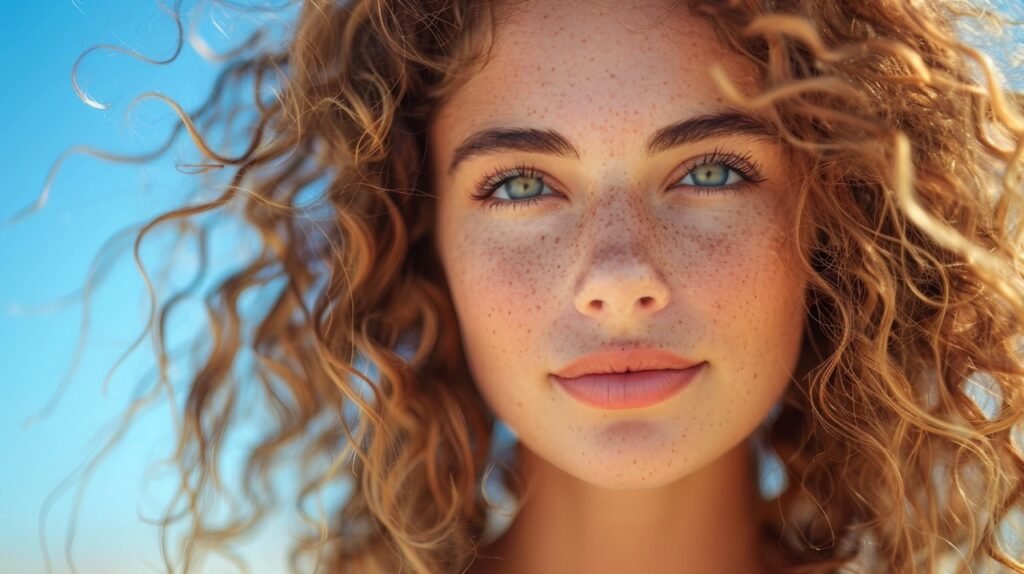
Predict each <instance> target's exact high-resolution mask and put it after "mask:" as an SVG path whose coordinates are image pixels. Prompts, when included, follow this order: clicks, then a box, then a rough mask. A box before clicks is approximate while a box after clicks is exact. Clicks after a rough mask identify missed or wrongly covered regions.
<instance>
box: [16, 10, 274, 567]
mask: <svg viewBox="0 0 1024 574" xmlns="http://www.w3.org/2000/svg"><path fill="white" fill-rule="evenodd" d="M9 4H10V5H9V6H8V7H7V10H6V14H5V17H4V18H3V19H2V20H0V37H2V38H3V39H4V40H3V41H4V46H3V50H0V68H2V69H3V70H5V77H7V78H8V80H7V85H5V86H4V87H3V89H0V104H2V105H0V109H2V110H3V111H4V112H5V113H6V115H7V117H6V118H5V119H4V133H6V134H7V137H5V138H3V139H2V140H0V157H2V158H4V159H3V163H4V167H5V169H4V175H5V178H6V179H7V181H8V184H7V186H6V188H5V189H4V190H3V192H4V193H3V196H2V199H0V218H2V219H5V218H7V217H8V216H10V215H12V214H13V213H15V212H16V211H18V210H19V209H20V208H22V207H24V206H26V205H28V204H30V203H31V202H32V201H34V200H35V198H36V197H37V195H38V194H39V193H40V191H41V188H42V185H43V183H44V179H45V175H46V173H47V171H48V169H49V168H50V166H51V164H52V162H53V161H54V160H55V159H56V158H57V157H58V155H59V154H60V153H61V152H62V151H64V150H65V149H66V148H68V147H69V146H71V145H76V144H83V145H90V146H95V147H98V148H101V149H105V150H110V151H115V152H133V151H138V150H141V149H150V148H151V147H152V145H153V144H154V143H155V142H157V141H159V138H160V136H161V135H162V134H165V133H167V130H168V129H169V128H170V126H171V125H173V123H174V122H175V121H176V118H175V117H174V116H173V114H172V113H171V112H170V110H169V109H168V108H166V107H165V106H163V105H161V104H159V103H157V102H153V101H148V102H144V103H142V104H140V105H139V106H138V107H137V109H136V112H135V114H134V115H133V116H132V117H131V118H128V119H126V117H125V110H126V107H127V104H128V102H129V101H130V100H131V98H132V97H133V96H134V95H135V94H138V93H141V92H144V91H148V90H158V91H161V92H163V93H165V94H167V95H169V96H171V97H173V98H175V99H176V100H178V101H179V102H180V103H181V104H182V105H183V106H184V107H185V109H193V108H194V107H195V105H196V104H197V103H198V102H199V101H200V99H201V98H202V97H203V96H204V95H205V93H206V91H207V89H208V88H209V86H210V84H211V82H212V80H213V78H214V74H215V72H216V70H217V66H216V65H215V64H212V63H210V62H207V61H205V60H203V59H202V58H200V57H199V56H198V55H197V54H196V53H195V52H194V51H193V50H192V49H191V47H189V46H188V45H186V46H185V48H184V49H183V51H182V54H181V56H180V57H179V58H178V60H177V61H175V62H174V63H173V64H172V65H169V66H162V67H158V66H150V65H147V64H145V63H142V62H138V61H135V60H132V59H131V58H129V57H126V56H124V55H122V54H116V53H112V52H109V51H101V52H94V53H92V54H90V56H89V57H88V58H87V59H86V60H84V61H83V63H82V67H81V71H80V73H81V78H82V82H83V85H84V87H85V89H86V90H87V91H88V93H89V94H90V95H91V96H92V97H93V98H95V99H97V100H99V101H102V102H107V103H110V104H111V107H110V109H108V110H98V109H95V108H92V107H89V106H87V105H85V104H84V103H83V102H81V101H80V100H79V99H78V98H77V97H76V95H75V94H74V92H73V91H72V88H71V82H70V73H71V68H72V65H73V64H74V62H75V60H76V58H77V57H78V56H79V55H80V54H81V53H82V52H83V51H84V50H86V49H87V48H88V47H89V46H92V45H95V44H100V43H112V44H118V45H122V46H129V47H134V48H136V49H138V50H139V51H141V52H143V53H145V54H147V55H149V56H151V57H154V58H161V59H162V58H164V57H166V56H167V55H169V54H170V52H171V50H172V48H173V42H174V26H173V24H172V23H171V21H170V20H169V18H168V17H167V16H166V14H165V13H164V12H162V11H161V10H159V9H158V8H157V5H156V3H155V2H151V1H148V0H110V1H107V2H95V1H90V0H76V1H74V2H72V1H71V0H46V1H40V2H17V3H9ZM193 5H194V2H189V3H186V7H191V6H193ZM202 22H203V24H202V25H201V26H200V31H201V32H202V34H203V36H204V37H205V38H207V40H208V41H209V42H210V43H211V44H212V45H213V46H214V47H215V48H218V49H219V48H223V47H226V46H228V45H229V44H230V39H229V38H228V37H227V36H225V34H224V33H228V36H229V37H230V38H234V39H235V40H237V39H240V38H242V37H243V34H242V33H241V30H244V24H240V23H239V21H237V20H236V19H232V18H230V17H228V16H227V15H225V14H224V13H223V12H218V11H216V10H214V11H212V12H207V13H206V15H205V17H204V18H203V20H202ZM232 26H236V28H235V29H232ZM222 31H223V32H224V33H222ZM188 151H190V146H189V145H185V146H180V147H179V148H175V151H174V152H172V153H171V154H170V155H169V156H168V157H169V158H173V157H174V156H175V154H176V153H180V154H184V153H187V152H188ZM180 157H185V156H180ZM171 165H172V162H171V161H169V160H165V161H161V162H159V163H158V164H153V165H149V166H146V167H142V168H140V167H138V166H125V165H116V164H110V163H106V162H103V161H100V160H98V159H95V158H91V157H88V156H84V155H75V156H71V157H70V158H69V159H68V160H67V161H66V162H65V163H64V166H63V168H62V170H61V171H60V172H59V174H58V176H57V178H56V179H55V180H54V182H53V187H52V189H51V194H50V197H49V201H48V203H47V205H46V206H45V208H44V209H43V210H42V211H41V212H38V213H36V214H34V215H32V216H30V217H28V218H26V219H23V220H21V221H20V222H19V223H18V224H17V225H14V226H10V225H5V226H0V266H2V267H0V268H2V273H3V277H4V279H5V280H4V281H2V282H0V348H2V349H3V351H2V352H0V372H3V373H6V374H7V375H6V377H5V380H3V382H2V383H0V435H2V436H3V437H4V440H3V441H0V460H5V461H9V467H8V468H9V470H8V471H6V472H4V473H0V493H3V496H0V518H2V520H0V570H2V571H3V572H5V573H6V572H18V573H21V572H42V571H43V568H44V567H43V557H42V551H41V545H40V539H39V532H38V527H39V511H40V508H41V507H42V505H43V503H44V501H45V500H46V497H47V494H48V493H50V492H51V491H52V490H53V489H54V488H55V487H57V486H58V485H59V484H60V482H61V480H63V479H64V477H65V476H67V475H68V474H69V473H70V472H72V471H73V470H74V469H75V468H76V467H77V466H78V465H79V464H80V463H81V462H82V461H84V460H85V459H86V457H87V456H88V455H89V454H90V453H92V452H94V449H95V448H96V447H97V446H98V445H99V444H100V443H99V442H98V441H97V438H96V437H97V435H96V433H97V431H100V430H101V429H102V427H103V425H104V424H106V423H108V422H109V421H111V420H113V418H114V417H116V416H117V415H118V414H119V413H120V412H121V411H122V409H123V407H124V406H125V405H126V404H127V401H129V400H130V399H131V397H132V395H133V389H134V387H135V384H136V381H138V380H139V378H140V377H143V376H146V374H147V369H148V367H149V366H150V365H151V364H152V354H151V352H150V350H149V343H148V342H145V343H144V344H143V345H142V347H141V348H140V349H138V350H137V351H136V352H135V353H133V354H132V355H131V356H130V357H129V359H128V360H127V361H126V362H125V363H124V364H123V365H122V366H121V368H119V370H118V371H116V372H115V373H114V376H113V377H112V378H111V380H110V381H109V386H108V392H107V393H106V394H104V393H103V392H102V391H101V387H102V385H103V380H104V377H105V376H106V375H107V372H108V371H109V370H110V369H111V368H112V367H113V366H114V363H115V361H117V359H118V357H119V355H120V353H121V352H122V351H123V350H124V349H126V348H127V346H128V345H129V344H130V343H131V341H132V340H133V338H134V337H135V336H136V335H137V334H138V333H139V331H140V329H141V328H142V327H143V322H144V320H145V317H146V315H145V312H146V305H147V301H146V297H145V290H144V287H143V283H142V280H141V278H140V277H139V275H138V272H137V271H136V269H135V267H134V265H133V263H132V260H131V257H130V256H129V254H130V251H128V250H121V251H119V252H118V253H119V255H118V256H117V258H116V264H115V265H114V266H113V267H112V268H111V271H110V273H109V275H108V276H107V278H106V279H105V280H104V282H103V283H102V284H101V285H100V286H99V287H98V289H97V291H95V292H94V295H93V299H92V304H91V306H90V312H91V324H90V328H89V334H88V346H87V347H86V349H85V351H86V352H85V354H84V356H83V359H82V361H81V362H80V363H79V364H78V367H77V371H76V372H75V373H74V376H73V377H72V378H71V379H70V381H69V384H68V386H67V388H66V390H65V391H64V393H63V394H62V395H61V398H60V401H59V403H57V405H56V407H55V408H53V409H52V410H51V411H49V413H48V416H46V417H45V418H42V419H40V420H37V421H36V422H35V423H34V424H31V425H28V426H26V422H28V421H30V420H32V416H33V415H34V414H36V413H39V412H40V411H41V410H43V408H44V407H45V406H46V405H47V404H48V402H49V400H50V399H51V397H52V396H53V395H54V392H55V391H56V390H57V388H58V384H59V382H60V380H61V379H62V377H64V375H65V373H66V372H67V371H68V369H69V368H70V366H71V360H72V357H73V355H74V350H75V345H76V343H77V340H78V336H79V329H80V327H81V325H82V305H81V302H80V300H74V299H73V300H71V301H70V302H69V303H66V304H63V305H56V306H55V305H54V304H53V303H54V302H55V301H60V300H61V298H62V297H63V296H65V295H67V294H70V293H75V292H76V290H77V289H78V288H79V287H80V286H81V285H82V284H83V282H84V281H85V279H86V274H87V271H88V269H89V267H90V265H91V263H92V258H93V256H94V255H95V254H96V253H97V252H98V251H99V249H100V247H101V245H102V244H103V242H104V241H105V240H107V239H108V238H109V237H110V236H111V234H113V233H114V232H115V231H116V230H119V229H121V228H123V227H125V226H127V225H131V224H135V223H138V222H140V221H144V220H145V219H146V218H147V217H151V216H153V215H155V214H157V213H160V212H162V211H164V210H166V209H169V208H171V207H173V206H176V205H179V204H180V203H181V202H182V201H183V200H184V195H185V193H187V191H188V190H189V189H190V188H189V187H187V186H186V184H187V180H186V178H184V177H183V176H181V175H180V174H178V173H176V172H175V170H174V169H173V168H172V167H171ZM122 246H123V247H128V245H127V244H124V243H123V242H122ZM168 247H169V243H168V242H167V241H166V237H154V238H153V239H152V240H150V241H148V242H147V244H146V247H145V248H144V250H143V253H144V254H147V253H148V254H149V255H151V256H156V257H151V258H150V259H149V261H154V262H159V261H160V260H161V259H160V257H159V255H160V254H161V253H163V252H164V251H165V250H166V249H167V248H168ZM232 247H235V246H233V245H231V244H230V243H224V244H222V246H221V251H220V252H219V253H217V254H216V255H217V256H219V257H222V258H224V257H230V256H231V253H230V249H231V248H232ZM186 275H187V274H186ZM188 316H189V315H188V314H184V315H183V317H188ZM191 316H192V317H193V318H201V315H200V314H199V313H198V309H193V311H192V315H191ZM196 320H198V319H196ZM178 323H179V326H178V327H176V331H175V333H176V334H177V335H185V334H188V333H189V332H191V330H190V329H189V326H190V321H189V320H187V319H182V320H179V321H178ZM191 326H192V327H195V324H194V323H193V324H191ZM99 436H100V438H102V436H103V435H99ZM171 440H172V434H171V427H170V418H169V416H168V414H167V409H166V406H164V405H161V406H158V407H157V408H155V409H153V410H152V411H151V412H148V413H147V414H146V415H145V416H143V417H142V419H141V420H140V422H139V424H138V425H136V426H134V427H133V428H132V430H131V432H130V433H129V434H128V435H127V436H126V437H125V438H124V439H123V440H122V442H121V443H120V446H119V447H118V448H117V449H116V450H115V451H113V453H112V454H111V456H110V457H109V458H108V459H107V460H106V462H105V463H104V464H103V465H102V466H100V467H99V469H98V470H97V472H96V474H95V475H94V476H93V477H92V479H91V481H90V482H89V489H88V492H87V493H86V496H85V497H84V498H83V499H82V503H81V507H80V509H79V513H78V515H79V519H78V523H77V525H78V527H77V530H76V536H75V543H74V547H73V551H72V555H73V557H74V560H75V564H76V566H77V567H78V572H83V573H91V572H147V571H154V572H155V571H160V568H159V548H158V546H157V542H156V540H157V539H156V535H157V529H156V527H154V526H151V525H148V524H146V523H144V522H143V521H142V520H141V519H140V514H141V515H144V516H146V517H149V518H154V517H157V516H159V514H158V513H159V511H160V510H162V506H161V502H162V501H163V498H162V497H164V496H166V493H167V490H166V485H167V482H166V481H162V482H161V481H155V482H153V483H151V484H152V485H153V488H151V489H149V490H146V491H142V490H140V488H141V486H140V485H141V481H142V479H143V473H144V471H145V469H146V468H147V467H149V466H150V465H151V464H152V463H154V462H155V461H157V460H158V459H159V458H161V457H163V456H166V455H167V454H169V451H168V450H167V449H168V448H169V445H170V444H171ZM229 456H230V454H229ZM229 472H230V469H229ZM73 494H74V490H72V491H70V492H68V493H66V494H65V495H64V496H62V497H61V498H59V499H58V500H57V501H56V503H55V504H54V505H53V507H52V510H51V512H50V515H49V517H48V519H47V523H46V529H45V532H44V538H45V540H46V543H47V546H48V548H49V550H50V558H51V560H52V561H53V562H52V566H53V568H54V571H55V572H67V571H69V568H68V565H67V562H66V557H65V552H64V539H65V534H66V527H67V525H68V522H69V517H70V510H71V507H72V501H73V499H74V496H73ZM287 541H288V537H287V533H286V532H285V531H284V530H283V529H282V527H281V526H280V523H275V524H272V525H270V526H269V527H268V528H266V529H264V530H263V531H262V532H261V535H260V537H259V538H258V539H256V540H255V541H253V542H252V543H251V544H249V545H248V546H247V547H246V550H245V553H246V556H248V557H249V558H250V559H252V562H251V563H252V564H258V565H259V567H258V568H257V569H256V570H254V571H255V572H257V574H259V573H260V572H282V571H285V570H286V567H285V558H284V554H283V548H284V547H285V545H286V544H287ZM218 566H219V567H218ZM223 568H224V564H223V563H218V562H216V561H211V562H210V563H209V564H208V569H207V571H211V572H212V571H223V570H222V569H223Z"/></svg>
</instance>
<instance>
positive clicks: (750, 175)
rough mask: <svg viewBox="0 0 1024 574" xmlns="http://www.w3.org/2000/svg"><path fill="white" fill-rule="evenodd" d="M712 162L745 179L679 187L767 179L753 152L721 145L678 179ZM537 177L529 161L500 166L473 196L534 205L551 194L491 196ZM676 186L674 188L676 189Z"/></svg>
mask: <svg viewBox="0 0 1024 574" xmlns="http://www.w3.org/2000/svg"><path fill="white" fill-rule="evenodd" d="M708 164H720V165H724V166H725V167H727V168H729V169H731V170H733V171H735V172H736V173H738V174H739V175H740V176H742V177H743V179H744V180H745V181H742V182H740V183H734V184H732V185H729V186H713V185H678V186H675V187H688V188H692V189H693V190H694V193H697V194H698V195H715V194H725V193H739V192H740V191H743V190H744V189H745V188H747V187H749V185H750V184H752V183H758V182H761V181H764V177H763V176H762V175H761V173H762V170H761V166H760V165H759V164H758V163H757V162H756V161H754V159H753V158H751V157H750V154H749V153H747V154H742V155H739V154H734V153H730V152H722V151H720V150H719V149H718V148H715V149H714V150H713V151H712V152H711V153H709V154H706V155H704V156H702V157H700V158H699V159H698V160H697V161H695V162H694V163H693V164H692V165H691V167H690V168H689V169H688V170H687V171H686V173H684V174H683V176H682V177H680V178H679V179H678V180H676V181H680V180H682V179H683V178H685V177H686V176H687V175H690V174H691V173H692V172H693V171H694V170H695V169H696V168H698V167H701V166H703V165H708ZM517 177H526V178H537V179H538V180H540V182H541V185H544V173H543V172H540V171H538V170H536V169H534V167H533V166H532V165H529V166H527V165H526V164H522V163H519V164H516V165H514V166H513V167H512V168H511V169H508V168H499V169H497V170H495V171H494V172H491V173H490V174H488V175H485V176H484V177H483V178H481V179H480V181H479V182H478V183H477V185H476V189H477V193H474V194H472V196H473V199H476V200H478V201H481V202H483V205H484V207H487V208H501V209H504V208H512V209H519V208H525V207H529V206H531V205H533V204H534V203H536V202H538V201H540V200H541V199H543V198H544V197H549V196H550V194H549V195H538V196H535V197H530V198H527V199H511V200H510V199H496V198H493V197H491V196H492V195H494V194H495V193H496V192H497V191H498V189H499V188H500V187H501V186H502V185H504V184H505V183H506V182H507V181H508V180H510V179H513V178H517ZM675 187H673V188H672V189H675Z"/></svg>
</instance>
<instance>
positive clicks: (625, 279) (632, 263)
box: [575, 247, 669, 323]
mask: <svg viewBox="0 0 1024 574" xmlns="http://www.w3.org/2000/svg"><path fill="white" fill-rule="evenodd" d="M668 300H669V289H668V286H667V285H666V284H665V280H664V279H663V278H662V276H661V274H660V273H659V272H658V270H657V269H656V268H655V267H654V266H653V265H652V264H651V262H650V260H649V258H648V257H647V255H646V254H645V253H644V251H643V250H642V249H638V248H636V247H627V248H624V249H619V250H617V251H616V252H612V253H607V252H606V253H605V255H604V256H603V257H601V258H600V261H597V262H595V264H594V265H593V266H591V268H590V269H589V270H588V273H587V275H586V276H585V277H584V278H583V281H582V283H581V284H580V288H579V290H578V291H577V294H576V300H575V304H576V309H577V310H578V311H579V312H580V313H583V314H584V315H587V316H589V317H592V318H594V319H595V320H598V321H601V322H617V323H631V322H641V321H642V320H643V319H645V318H647V317H649V316H650V315H652V314H654V313H656V312H657V311H658V310H660V309H661V308H663V307H664V306H665V305H667V304H668Z"/></svg>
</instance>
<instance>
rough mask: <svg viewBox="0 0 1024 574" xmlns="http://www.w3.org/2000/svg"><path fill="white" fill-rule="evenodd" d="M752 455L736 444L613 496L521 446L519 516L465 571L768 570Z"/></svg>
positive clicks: (751, 573)
mask: <svg viewBox="0 0 1024 574" xmlns="http://www.w3.org/2000/svg"><path fill="white" fill-rule="evenodd" d="M752 456H753V455H752V453H751V452H750V449H749V446H748V445H747V443H746V442H742V443H740V444H739V445H737V446H736V447H735V448H733V449H732V450H730V451H729V452H727V453H726V454H724V455H723V456H722V457H720V458H719V459H717V460H715V461H714V462H712V463H710V464H708V465H707V466H705V467H703V468H702V469H701V470H699V471H697V472H695V473H693V474H691V475H688V476H686V477H684V478H682V479H680V480H678V481H676V482H674V483H671V484H667V485H664V486H660V487H655V488H649V489H636V490H612V489H607V488H601V487H597V486H594V485H591V484H589V483H586V482H584V481H581V480H579V479H578V478H576V477H574V476H572V475H570V474H567V473H565V472H564V471H562V470H561V469H559V468H557V467H555V466H553V465H551V464H550V463H548V462H546V461H545V460H543V459H541V458H540V457H538V456H536V455H534V454H532V453H531V452H530V451H529V450H527V449H525V448H522V446H521V445H520V451H519V461H520V463H519V466H520V469H521V470H520V472H521V474H522V476H523V477H524V478H525V479H526V481H527V491H526V494H525V496H524V497H523V500H522V501H521V507H520V510H519V513H518V514H517V515H516V518H515V521H514V522H513V523H512V525H511V526H510V527H509V529H508V531H506V532H505V534H504V535H502V537H501V538H499V539H498V540H496V541H495V542H494V543H493V544H491V545H489V546H488V547H485V548H482V549H480V552H479V554H478V558H477V560H476V562H475V563H474V568H473V569H472V570H471V572H498V573H504V572H564V573H566V574H572V573H577V572H578V573H583V572H588V573H590V572H652V573H658V572H672V573H676V574H690V573H693V574H697V573H706V572H719V573H722V574H732V573H735V574H741V573H742V574H758V573H763V572H767V571H768V569H767V567H766V559H765V557H764V556H762V555H761V548H762V545H761V538H760V534H759V532H758V525H757V521H756V516H757V515H756V509H757V503H758V500H757V482H756V480H755V478H756V477H755V470H754V469H755V467H754V463H753V459H752ZM492 557H493V558H492ZM497 557H500V560H498V559H495V558H497Z"/></svg>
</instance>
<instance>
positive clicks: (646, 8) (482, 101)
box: [435, 0, 757, 140]
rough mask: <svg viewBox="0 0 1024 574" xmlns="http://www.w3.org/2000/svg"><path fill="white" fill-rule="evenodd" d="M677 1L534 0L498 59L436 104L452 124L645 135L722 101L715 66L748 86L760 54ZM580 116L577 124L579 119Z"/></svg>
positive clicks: (501, 31) (499, 42) (500, 41)
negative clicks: (729, 42) (726, 40)
mask: <svg viewBox="0 0 1024 574" xmlns="http://www.w3.org/2000/svg"><path fill="white" fill-rule="evenodd" d="M677 4H678V3H673V2H668V1H656V2H651V1H646V2H629V1H626V2H595V1H581V0H535V1H530V2H525V3H523V2H517V3H513V5H511V6H509V7H508V8H507V9H506V10H504V12H503V18H502V19H501V20H499V24H498V28H497V30H496V32H495V40H496V43H495V46H494V50H493V52H492V58H491V60H490V61H489V62H488V63H487V64H486V66H484V68H483V69H482V70H480V71H479V72H478V73H476V74H475V75H474V76H473V77H472V79H470V80H469V81H468V82H466V83H465V84H463V85H462V86H460V87H459V88H458V89H457V90H456V91H455V92H453V93H452V94H451V95H450V97H449V99H448V100H447V101H446V102H445V103H444V104H443V105H442V107H441V108H440V109H439V110H437V114H436V116H435V121H436V122H438V123H444V124H445V126H446V128H448V129H446V130H445V132H448V133H454V132H457V133H468V132H469V131H473V130H476V129H480V128H483V127H492V126H494V125H500V124H530V125H538V124H544V125H548V126H561V127H564V130H561V131H564V132H566V133H569V132H576V133H577V134H578V135H585V134H584V132H586V131H588V130H590V129H603V128H614V130H615V133H616V134H617V138H618V139H619V140H621V139H622V136H624V135H626V133H625V132H624V130H637V131H638V133H639V132H643V133H642V134H640V135H642V136H644V137H646V136H647V135H649V132H650V131H652V130H653V129H655V128H656V127H660V126H662V125H664V124H666V123H670V122H672V121H677V120H679V119H683V118H684V117H687V116H691V115H695V114H698V113H701V112H708V111H713V110H715V109H718V108H721V107H723V106H724V105H725V104H726V102H724V101H723V99H722V98H721V96H720V94H719V92H718V89H717V87H716V86H715V84H714V80H713V79H712V78H711V75H710V71H709V70H710V66H711V65H712V64H714V63H719V64H721V65H723V66H724V67H725V69H726V72H727V73H728V75H729V76H730V78H731V79H732V80H733V81H734V82H735V83H738V84H739V87H740V88H741V89H743V90H745V91H749V90H751V89H752V87H753V86H754V85H756V82H757V80H756V73H755V68H754V67H753V64H751V63H750V62H748V61H747V60H746V59H745V58H743V57H742V56H740V55H739V54H736V53H734V52H732V51H730V50H729V49H727V48H726V46H725V45H724V44H722V43H721V42H720V41H719V40H718V39H717V37H716V36H715V32H714V29H713V28H712V26H711V25H710V23H708V22H707V21H705V20H703V19H700V18H697V17H694V16H692V15H690V13H689V12H688V11H687V10H686V8H685V7H683V6H679V5H677ZM570 126H571V127H570Z"/></svg>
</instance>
